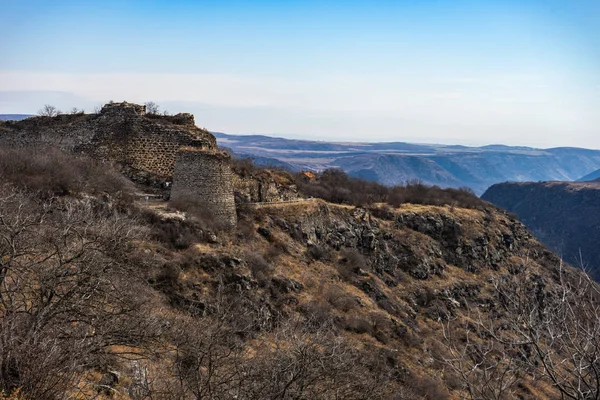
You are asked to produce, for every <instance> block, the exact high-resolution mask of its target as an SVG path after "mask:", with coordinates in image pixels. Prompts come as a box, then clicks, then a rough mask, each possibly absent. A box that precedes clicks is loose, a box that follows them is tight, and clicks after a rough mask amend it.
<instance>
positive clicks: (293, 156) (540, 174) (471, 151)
mask: <svg viewBox="0 0 600 400" xmlns="http://www.w3.org/2000/svg"><path fill="white" fill-rule="evenodd" d="M213 134H214V135H215V136H216V137H217V142H218V144H219V145H220V146H222V147H227V148H229V149H231V150H232V151H233V152H234V153H235V154H238V155H243V156H252V157H253V158H254V159H255V162H257V163H258V164H263V165H268V164H273V165H279V166H283V167H285V168H288V169H291V170H303V169H308V170H316V171H319V170H323V169H326V168H342V169H343V170H345V171H346V172H347V173H349V174H350V175H352V176H356V177H360V178H364V179H368V180H372V181H376V182H380V183H383V184H386V185H395V184H402V183H405V182H406V181H410V180H420V181H422V182H424V183H427V184H431V185H438V186H441V187H469V188H471V189H473V191H475V193H477V194H478V195H480V194H482V193H483V192H484V191H485V190H486V189H487V188H488V187H489V186H491V185H493V184H495V183H499V182H506V181H517V182H523V181H550V180H557V181H574V180H577V179H580V178H582V177H584V176H585V175H587V174H590V173H592V172H594V171H597V170H599V169H600V150H588V149H581V148H571V147H559V148H552V149H536V148H531V147H520V146H519V147H516V146H505V145H489V146H482V147H467V146H458V145H454V146H453V145H435V144H415V143H404V142H387V143H352V142H324V141H323V142H321V141H307V140H294V139H284V138H275V137H269V136H263V135H229V134H225V133H220V132H213ZM598 177H600V172H598Z"/></svg>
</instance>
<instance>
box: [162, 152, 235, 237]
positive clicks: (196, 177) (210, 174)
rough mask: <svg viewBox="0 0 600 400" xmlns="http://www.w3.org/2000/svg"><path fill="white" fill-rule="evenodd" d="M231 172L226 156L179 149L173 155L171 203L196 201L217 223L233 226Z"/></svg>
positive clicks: (233, 205)
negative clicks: (173, 168) (213, 216)
mask: <svg viewBox="0 0 600 400" xmlns="http://www.w3.org/2000/svg"><path fill="white" fill-rule="evenodd" d="M232 175H233V172H232V171H231V158H230V157H229V155H227V154H225V153H221V152H217V151H210V150H204V149H201V148H198V147H181V148H180V149H179V151H178V152H177V158H176V161H175V173H174V174H173V187H172V189H171V200H174V201H177V200H184V199H185V200H190V199H191V200H197V201H198V202H199V203H200V204H202V205H205V206H206V208H207V209H208V210H209V211H211V212H212V213H214V215H215V216H216V218H217V220H218V221H219V222H222V223H224V224H226V225H229V226H232V227H233V226H235V224H236V223H237V216H236V211H235V199H234V196H233V181H232Z"/></svg>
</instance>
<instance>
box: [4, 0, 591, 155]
mask: <svg viewBox="0 0 600 400" xmlns="http://www.w3.org/2000/svg"><path fill="white" fill-rule="evenodd" d="M484 3H485V4H484ZM0 7H1V8H0V9H1V10H2V12H3V14H4V17H5V18H4V21H5V23H3V24H2V26H0V34H1V37H2V39H0V49H1V50H3V52H2V53H3V55H4V56H3V57H2V59H1V60H0V113H3V114H9V113H36V112H37V110H38V109H39V108H41V107H42V106H43V105H44V104H46V103H49V104H54V105H56V106H57V107H58V108H61V109H63V110H66V109H69V108H71V107H77V108H83V109H86V110H87V111H91V110H92V109H93V108H94V107H96V106H99V105H101V104H103V103H106V102H108V101H110V100H114V101H123V100H127V101H130V102H137V103H144V102H146V101H155V102H156V103H158V104H159V105H161V107H162V109H163V110H168V111H170V112H191V113H193V114H194V115H195V116H196V123H197V124H198V125H200V126H204V127H206V128H208V129H210V130H211V131H217V132H225V133H230V134H263V135H268V136H280V137H288V138H296V139H299V138H303V139H308V140H324V141H369V142H374V141H377V142H384V141H387V142H389V141H404V142H420V143H437V144H461V145H470V146H481V145H487V144H506V145H515V146H521V145H522V146H531V147H537V148H549V147H557V146H569V147H587V148H600V135H598V126H600V113H598V112H597V110H598V109H600V63H599V61H600V29H599V28H598V27H599V26H600V24H599V23H598V22H599V18H600V5H599V4H597V3H594V2H592V1H573V2H569V3H565V2H563V1H558V0H550V1H541V0H527V1H516V0H513V1H508V0H504V1H501V0H495V1H489V2H475V1H460V0H455V1H450V0H439V1H423V2H413V1H397V2H387V1H374V2H368V3H367V2H356V1H350V2H341V1H333V2H274V1H257V2H252V3H251V4H248V3H243V2H228V1H221V2H214V3H210V2H201V3H199V2H190V1H174V2H167V1H154V2H141V1H131V2H118V1H111V0H109V1H106V2H103V3H102V6H101V7H99V6H98V5H97V4H92V3H84V4H82V3H72V2H68V1H57V2H53V3H47V2H42V1H37V0H36V1H28V2H20V1H11V0H9V1H3V2H0Z"/></svg>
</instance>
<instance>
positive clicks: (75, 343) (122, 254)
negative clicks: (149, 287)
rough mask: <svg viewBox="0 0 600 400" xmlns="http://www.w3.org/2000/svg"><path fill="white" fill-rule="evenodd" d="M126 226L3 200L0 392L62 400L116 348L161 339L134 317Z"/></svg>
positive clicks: (16, 194)
mask: <svg viewBox="0 0 600 400" xmlns="http://www.w3.org/2000/svg"><path fill="white" fill-rule="evenodd" d="M140 234H141V230H140V228H139V226H138V225H137V224H136V223H135V222H134V221H132V220H130V219H128V218H126V217H123V216H121V215H119V214H117V213H114V212H108V211H106V212H104V211H101V210H99V209H98V207H97V206H94V205H93V204H92V203H91V202H89V201H76V200H73V199H68V198H63V199H60V198H52V199H49V200H36V198H35V197H34V196H32V195H31V194H30V193H26V192H22V191H17V190H14V189H11V188H10V187H4V188H3V190H2V197H0V389H1V390H4V391H5V392H7V393H11V392H12V391H13V390H15V389H16V388H20V389H21V390H22V391H23V393H24V394H25V395H26V396H27V397H28V398H49V399H50V398H64V397H65V396H67V393H68V392H69V390H71V389H72V388H76V387H77V383H78V379H80V377H81V376H82V372H83V371H85V370H86V369H89V368H93V367H95V366H98V365H103V364H104V363H106V362H107V361H108V360H109V358H110V357H111V354H114V353H113V352H109V351H108V349H109V348H110V347H111V346H115V345H127V344H136V346H140V345H141V346H142V347H141V348H143V344H144V342H145V340H146V338H149V337H150V336H152V335H153V334H154V333H155V332H157V331H156V330H155V329H154V328H153V326H154V323H155V322H156V321H154V320H153V319H152V318H150V319H148V318H147V317H146V316H144V315H143V313H141V312H140V309H141V308H142V307H143V305H144V301H145V300H144V294H143V293H144V289H143V288H144V285H143V284H142V283H140V285H139V286H137V288H136V289H135V292H136V293H135V294H134V293H132V285H134V286H135V285H136V284H135V282H136V274H135V272H134V270H133V269H131V265H133V263H132V262H131V257H130V255H129V252H128V246H127V245H126V243H127V242H129V241H130V240H132V239H134V238H137V237H140Z"/></svg>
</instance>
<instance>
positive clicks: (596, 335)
mask: <svg viewBox="0 0 600 400" xmlns="http://www.w3.org/2000/svg"><path fill="white" fill-rule="evenodd" d="M526 264H528V263H526ZM492 283H493V285H494V288H495V295H496V301H497V304H498V305H499V309H498V310H497V311H496V312H495V314H494V315H490V314H485V313H483V312H478V313H477V314H476V315H474V316H473V317H472V320H473V321H474V322H471V323H469V324H467V325H465V326H464V327H463V328H462V332H463V333H462V335H463V337H462V340H461V341H456V340H453V339H452V338H453V336H456V335H460V333H456V332H457V331H458V332H460V331H461V330H459V327H460V326H456V325H454V326H453V325H452V324H450V323H448V324H446V325H445V337H446V339H447V340H446V343H447V346H448V348H449V351H450V353H451V357H446V358H445V362H446V363H447V365H448V366H449V367H450V368H451V370H452V371H453V372H454V373H455V374H456V375H457V376H459V377H460V379H461V380H462V381H463V384H464V385H465V387H466V388H467V389H466V390H467V391H468V393H469V395H470V398H484V399H503V398H512V397H511V396H513V394H514V393H515V385H516V384H517V383H519V382H520V381H521V379H522V378H521V374H523V373H526V374H528V375H530V376H531V378H532V379H537V380H543V381H545V382H546V383H548V384H550V385H551V386H552V387H553V388H554V389H555V390H556V393H557V396H561V398H565V399H590V398H598V396H600V385H599V382H600V379H598V378H597V377H599V376H600V363H599V362H598V360H599V359H600V350H599V349H600V290H599V288H598V285H597V284H596V283H595V282H593V281H592V280H591V278H590V277H589V276H587V275H586V274H584V273H582V272H576V271H574V270H571V269H567V268H563V267H562V265H561V266H560V267H559V269H558V271H557V280H556V281H553V282H546V281H544V279H542V278H541V277H540V276H539V275H537V274H535V273H532V272H531V271H530V270H529V268H528V267H526V268H525V269H524V271H523V272H522V273H520V274H516V275H508V276H496V277H495V278H494V279H493V280H492ZM482 339H484V340H482Z"/></svg>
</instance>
